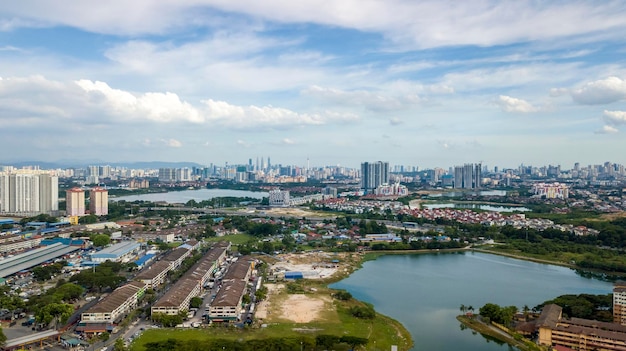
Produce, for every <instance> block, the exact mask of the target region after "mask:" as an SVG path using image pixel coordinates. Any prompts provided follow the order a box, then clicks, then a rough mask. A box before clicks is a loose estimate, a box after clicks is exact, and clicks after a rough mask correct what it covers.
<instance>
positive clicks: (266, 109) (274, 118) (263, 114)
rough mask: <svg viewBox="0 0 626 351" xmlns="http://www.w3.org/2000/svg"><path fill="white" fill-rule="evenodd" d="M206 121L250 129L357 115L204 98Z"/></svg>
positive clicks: (316, 122)
mask: <svg viewBox="0 0 626 351" xmlns="http://www.w3.org/2000/svg"><path fill="white" fill-rule="evenodd" d="M203 103H204V104H205V106H206V109H207V121H210V122H216V123H219V124H221V125H225V126H229V127H234V128H242V129H250V128H258V127H279V128H283V127H290V126H304V125H323V124H327V123H334V122H340V123H341V122H345V121H353V120H355V119H358V117H356V116H354V115H352V114H338V113H335V114H333V113H324V114H308V113H297V112H294V111H291V110H288V109H285V108H277V107H272V106H263V107H259V106H254V105H250V106H236V105H231V104H229V103H227V102H225V101H216V100H211V99H209V100H205V101H203Z"/></svg>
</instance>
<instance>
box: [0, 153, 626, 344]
mask: <svg viewBox="0 0 626 351" xmlns="http://www.w3.org/2000/svg"><path fill="white" fill-rule="evenodd" d="M242 167H243V166H239V167H236V168H217V167H212V168H209V171H207V168H202V169H195V168H193V169H173V168H172V169H159V170H158V171H156V170H149V169H145V170H128V169H124V168H116V167H111V166H94V167H89V168H88V169H86V170H80V169H74V170H69V169H65V170H48V171H45V170H33V169H17V168H13V167H5V169H4V170H3V172H2V173H0V182H1V183H0V184H4V185H3V187H4V188H0V190H2V189H8V191H7V190H2V191H0V203H2V204H3V205H2V207H0V210H2V213H3V217H2V218H1V219H0V226H1V227H0V228H1V230H2V235H1V236H0V255H1V258H0V282H1V286H0V289H2V291H3V296H2V297H1V299H0V307H1V308H2V313H1V316H0V317H1V319H2V323H3V324H2V335H3V336H4V338H3V339H4V341H3V346H2V347H3V349H5V350H17V349H23V348H24V347H29V348H40V347H41V348H46V349H49V350H53V349H71V350H79V349H84V350H87V349H90V350H91V349H102V350H104V349H107V350H108V349H110V350H117V351H122V350H126V349H130V350H143V349H148V350H151V349H159V348H161V347H163V348H166V347H167V345H165V344H159V343H160V342H161V341H146V340H147V339H143V341H142V335H144V334H146V335H151V334H150V333H152V332H151V331H152V330H157V329H159V330H161V329H163V330H206V332H207V333H209V334H210V333H211V331H212V330H216V329H215V328H218V326H224V327H227V328H234V329H243V330H248V329H249V330H255V329H259V328H260V329H262V328H266V327H267V322H266V321H267V320H271V318H272V317H273V316H272V315H271V312H272V311H273V310H274V313H275V314H276V313H277V314H279V315H282V317H281V318H285V319H286V320H290V319H291V320H292V321H298V323H304V324H306V323H308V322H310V321H313V320H315V318H316V317H314V316H313V317H311V316H309V317H307V316H308V315H310V314H311V313H313V312H312V311H315V310H316V309H317V308H319V307H315V306H316V305H315V304H316V303H318V302H319V303H323V304H328V303H329V302H328V301H326V300H323V299H322V300H319V301H318V300H306V299H305V300H302V299H297V298H295V297H294V296H297V294H298V291H302V292H306V291H308V292H309V293H312V292H313V293H314V292H316V291H318V290H321V289H327V288H325V287H324V286H323V285H319V286H317V285H316V287H307V285H306V284H305V285H301V284H302V283H298V282H301V281H303V279H304V281H307V280H319V281H320V282H322V283H323V282H332V281H336V280H338V279H341V277H343V276H345V274H346V272H348V273H349V272H351V271H352V270H354V269H357V268H358V267H359V265H360V262H361V261H362V260H363V259H364V258H365V257H368V256H367V255H372V254H376V253H380V254H384V253H401V252H405V253H419V252H443V251H448V250H451V251H454V250H460V251H480V252H491V253H496V254H500V255H509V256H515V257H520V258H525V259H531V260H537V261H544V262H550V263H552V264H558V265H563V266H568V267H573V268H577V269H592V270H596V271H599V272H605V273H609V274H616V275H620V274H626V259H624V256H623V250H624V248H625V247H626V217H624V216H623V213H624V206H626V191H625V188H626V180H625V179H626V178H625V174H624V169H623V166H621V165H616V164H610V163H607V164H605V165H601V166H589V167H587V168H581V167H580V166H576V167H575V168H574V169H572V170H561V169H560V168H557V167H552V166H550V167H547V168H539V169H537V168H532V167H530V168H526V167H520V168H519V169H517V170H503V171H498V170H495V169H494V170H488V169H486V168H485V169H483V167H482V166H481V165H480V164H476V165H465V166H459V167H456V168H452V169H451V170H450V171H449V172H446V171H444V170H443V169H437V170H426V171H417V170H410V171H408V172H405V169H403V168H397V169H396V172H390V171H389V165H388V164H386V163H385V162H375V163H364V164H363V165H362V167H361V170H360V171H359V170H356V171H353V170H343V169H333V168H324V169H318V170H312V169H299V170H298V169H297V168H288V169H287V170H285V169H284V168H285V167H283V166H280V165H279V166H274V167H272V166H269V165H264V166H263V167H265V168H264V169H259V170H257V169H256V167H255V166H252V165H251V164H249V165H248V168H245V167H244V168H242ZM232 169H235V170H236V172H234V173H233V172H231V171H229V170H232ZM240 173H241V174H246V175H247V176H246V177H243V176H242V175H241V174H240ZM265 173H267V174H270V175H271V174H274V175H273V176H274V178H262V177H258V178H257V177H256V176H255V177H254V178H252V176H251V175H252V174H255V175H257V176H258V175H259V174H265ZM282 173H287V174H286V175H281V174H282ZM449 175H450V176H451V177H448V176H449ZM288 176H291V177H292V178H290V179H287V178H284V177H288ZM276 177H278V178H276ZM280 177H283V178H280ZM309 177H310V178H311V179H309ZM257 179H258V180H257ZM268 179H270V180H271V181H270V180H268ZM277 179H280V181H279V180H277ZM459 182H460V184H459ZM16 184H28V186H23V187H18V186H17V185H16ZM390 184H391V185H390ZM11 189H13V190H11ZM203 189H204V190H203ZM212 189H219V191H224V192H226V193H229V194H231V195H232V196H231V195H227V196H208V195H207V197H206V198H204V199H202V198H197V199H196V198H193V199H191V200H187V201H164V200H150V199H149V198H148V196H157V198H158V196H163V195H174V196H175V195H176V194H179V195H182V194H199V193H200V192H202V191H211V190H212ZM33 191H36V192H37V194H38V196H37V198H38V199H39V200H38V201H39V202H40V203H39V204H38V207H37V206H34V205H32V202H31V207H30V208H26V207H19V206H27V202H25V201H24V199H22V198H20V196H22V197H24V198H27V197H28V198H30V197H29V196H30V195H28V194H29V193H28V192H33ZM47 192H49V193H47ZM85 194H88V195H89V196H86V195H85ZM236 195H241V196H236ZM128 196H131V197H128ZM132 196H137V197H140V198H141V197H142V196H144V197H145V198H144V199H132ZM52 199H60V201H58V200H57V201H56V202H55V201H54V200H52ZM326 284H327V283H326ZM622 290H623V286H621V285H619V286H617V287H616V288H615V293H614V296H615V299H621V297H620V298H618V296H622V295H621V293H622ZM281 291H283V292H281ZM330 291H331V292H330V294H331V295H332V296H335V299H336V300H337V301H344V299H345V301H352V300H353V299H351V298H350V297H349V296H345V295H343V293H342V292H341V291H340V292H336V291H334V292H333V291H332V290H330ZM617 292H619V293H620V294H618V293H617ZM284 293H287V295H286V296H285V297H284V298H286V299H288V300H289V301H290V302H289V306H290V309H289V311H282V312H281V311H275V307H272V306H274V305H273V304H272V303H270V302H268V299H269V297H270V296H271V295H272V294H274V295H276V294H279V295H280V294H284ZM293 294H296V295H293ZM348 294H349V293H348ZM316 301H318V302H316ZM324 301H326V302H324ZM616 301H617V300H616ZM354 303H356V302H352V304H354ZM622 304H623V302H622V300H619V303H617V302H616V303H614V305H612V306H610V307H606V308H608V309H611V310H612V312H613V314H615V316H621V315H622V314H623V313H622V312H621V311H623V310H622V309H618V308H617V307H616V306H618V305H619V306H622ZM298 306H301V307H298ZM367 306H368V305H363V306H361V305H353V306H351V307H350V311H351V312H350V314H351V316H352V318H356V319H357V320H359V319H360V320H368V319H371V318H374V316H376V315H377V314H376V313H375V312H374V311H373V310H371V309H370V307H367ZM620 308H621V307H620ZM298 311H301V312H298ZM513 312H517V311H513ZM480 315H483V313H482V312H481V313H480ZM535 315H536V318H537V320H536V321H535V324H533V325H535V327H533V328H535V329H532V328H531V329H528V330H529V331H530V332H529V333H528V334H524V335H527V336H528V337H529V338H533V337H535V338H536V339H535V341H534V342H535V344H536V345H537V346H538V347H539V346H541V345H565V344H566V342H565V341H563V340H565V339H560V338H559V337H556V335H557V334H554V333H555V330H558V328H557V326H559V325H565V324H564V323H569V324H572V323H574V324H576V323H578V324H576V325H582V324H581V323H583V322H580V321H579V322H572V321H571V320H568V321H565V319H563V318H565V317H563V315H562V313H561V312H560V310H557V307H550V308H549V310H546V311H544V312H543V313H541V312H540V311H536V314H535ZM568 316H569V315H568ZM471 317H472V318H469V319H468V322H467V323H468V324H471V323H472V322H473V321H476V319H475V318H474V317H473V314H472V316H471ZM377 318H383V316H379V317H377ZM615 318H617V317H615ZM619 318H620V319H619V320H618V319H616V320H615V321H614V322H615V323H617V324H616V325H617V326H616V327H615V328H613V329H614V330H613V329H611V330H612V332H615V333H621V329H620V328H622V327H621V325H622V324H623V323H626V322H624V318H623V317H619ZM483 321H484V319H483ZM505 322H506V323H504V324H509V323H511V322H512V320H506V321H505ZM612 322H613V321H608V322H603V323H612ZM398 328H399V329H398V330H402V328H401V327H398ZM526 328H528V327H526ZM542 328H543V329H542ZM546 328H549V329H546ZM607 328H608V327H607ZM220 330H221V329H220ZM548 330H552V333H553V334H551V335H553V336H552V337H550V336H546V335H548V334H546V333H547V331H548ZM535 331H537V332H538V333H539V334H537V335H538V336H537V335H535V334H534V332H535ZM398 333H399V335H402V333H403V332H400V331H399V332H398ZM620 335H621V334H620ZM284 337H285V338H286V339H284V340H282V341H279V340H273V341H271V342H276V343H287V344H288V343H291V342H295V343H296V345H300V346H302V347H304V346H305V345H306V346H307V347H309V346H310V347H318V346H319V347H322V345H324V343H326V344H327V345H330V346H332V345H336V346H337V347H338V348H339V349H343V348H347V347H358V346H359V345H362V346H364V347H366V349H369V348H367V346H366V345H367V344H368V339H367V338H363V336H362V335H357V334H355V335H344V336H343V337H342V336H334V337H331V336H327V335H326V336H325V335H318V337H317V338H314V340H313V341H311V340H312V339H310V338H307V339H301V340H300V341H298V340H299V339H297V335H295V336H293V335H285V336H284ZM326 337H328V338H327V339H328V340H326V339H324V338H326ZM292 338H295V339H292ZM572 338H573V337H570V338H569V339H567V340H569V341H568V342H569V343H570V344H572V343H573V342H574V341H571V340H573V339H572ZM619 338H621V336H620V337H619ZM216 340H218V339H216ZM220 340H221V339H220ZM294 340H295V341H294ZM324 340H326V341H324ZM329 340H330V341H329ZM619 340H621V339H619ZM625 340H626V339H625ZM371 341H372V342H373V340H371ZM150 342H152V344H150V346H148V344H149V343H150ZM183 342H184V341H183ZM215 342H216V343H217V344H219V343H220V342H225V341H219V340H218V341H215ZM268 342H269V341H268ZM298 342H300V344H298ZM377 342H378V345H382V344H384V343H385V342H386V341H384V340H377ZM390 342H391V344H393V345H395V346H398V344H403V343H404V344H403V345H404V346H402V345H400V347H401V349H403V347H407V346H408V345H410V337H403V338H401V339H399V340H394V341H390ZM316 343H317V344H316ZM217 344H215V345H217ZM176 345H177V346H176V347H179V348H181V349H184V348H186V347H188V345H186V344H176ZM220 345H222V344H220ZM224 345H226V344H224ZM250 345H252V344H250ZM250 345H249V346H246V347H252V348H254V346H250ZM342 345H343V346H342ZM568 345H569V344H568ZM572 345H573V344H572ZM572 345H570V346H572ZM170 346H172V345H170ZM224 347H225V346H224ZM242 347H243V346H242ZM607 347H608V346H607ZM611 347H613V346H611ZM616 347H617V346H616ZM216 349H219V347H218V346H216ZM579 349H581V350H582V349H583V348H579ZM584 349H589V350H591V349H592V348H584ZM606 349H611V350H613V348H610V347H608V348H606ZM617 349H619V348H616V350H617Z"/></svg>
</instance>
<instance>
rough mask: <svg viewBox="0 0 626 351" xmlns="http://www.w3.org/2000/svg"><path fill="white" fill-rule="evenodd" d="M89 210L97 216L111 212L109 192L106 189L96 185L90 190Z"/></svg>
mask: <svg viewBox="0 0 626 351" xmlns="http://www.w3.org/2000/svg"><path fill="white" fill-rule="evenodd" d="M89 212H90V213H91V214H92V215H96V216H106V215H108V214H109V192H108V191H107V190H106V189H103V188H100V187H96V188H93V189H91V191H89Z"/></svg>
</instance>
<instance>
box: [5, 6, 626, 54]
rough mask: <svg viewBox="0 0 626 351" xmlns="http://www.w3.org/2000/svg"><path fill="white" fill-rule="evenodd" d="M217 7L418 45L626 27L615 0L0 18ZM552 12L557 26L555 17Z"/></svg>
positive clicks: (98, 28)
mask: <svg viewBox="0 0 626 351" xmlns="http://www.w3.org/2000/svg"><path fill="white" fill-rule="evenodd" d="M215 9H217V10H218V11H223V12H226V13H240V14H244V15H247V16H250V17H251V18H252V19H260V20H262V21H273V22H279V23H316V24H321V25H330V26H335V27H341V28H349V29H355V30H359V31H364V32H375V33H382V34H383V35H385V36H386V37H389V38H391V39H392V40H393V41H395V42H399V43H411V44H413V45H417V46H418V47H422V48H428V47H438V46H443V45H450V46H456V45H479V46H489V45H500V44H509V43H513V42H519V41H537V40H553V39H559V38H567V37H577V36H584V35H588V36H593V35H598V33H599V32H601V31H605V32H604V33H603V34H604V35H605V36H607V37H609V38H611V37H612V38H619V39H621V37H622V35H621V34H622V33H623V29H624V27H625V23H624V21H623V16H624V9H623V8H622V6H621V3H620V2H602V3H597V2H593V1H568V2H524V1H513V2H500V1H495V0H481V1H466V2H458V1H453V0H447V1H442V0H423V1H413V0H365V1H363V0H343V1H333V2H328V1H325V0H300V1H286V0H267V1H263V2H259V1H255V0H239V1H230V0H179V1H153V0H135V1H132V2H128V1H124V0H110V1H106V2H82V1H79V2H76V1H71V0H58V1H54V2H50V1H45V0H30V1H8V2H6V3H5V4H3V6H2V10H1V11H0V19H1V20H2V22H0V23H2V24H3V26H2V27H5V28H6V29H11V28H15V27H19V26H28V25H29V23H32V22H35V23H37V25H63V26H71V27H77V28H81V29H85V30H88V31H92V32H99V33H115V34H123V35H128V34H130V35H133V34H140V33H150V34H163V33H166V32H171V31H177V30H180V29H181V28H187V27H194V28H197V27H210V26H212V25H214V23H215V21H216V19H215V17H216V16H215V15H214V10H215ZM231 17H234V16H231ZM229 19H230V20H232V18H229ZM556 20H558V23H559V25H558V26H555V25H554V23H555V21H556ZM6 29H5V30H6Z"/></svg>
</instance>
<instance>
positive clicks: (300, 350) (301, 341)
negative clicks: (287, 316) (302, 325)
mask: <svg viewBox="0 0 626 351" xmlns="http://www.w3.org/2000/svg"><path fill="white" fill-rule="evenodd" d="M300 351H302V341H300Z"/></svg>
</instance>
